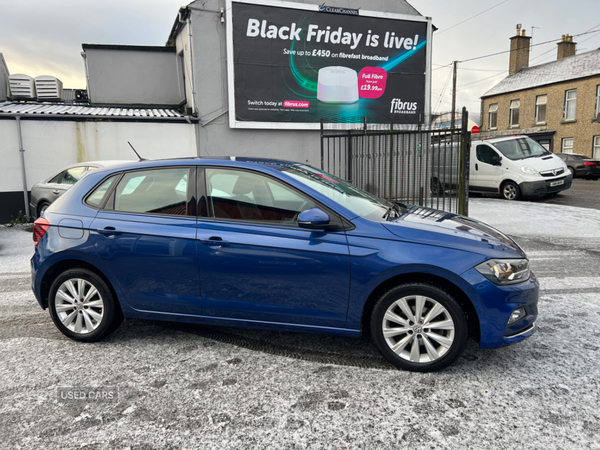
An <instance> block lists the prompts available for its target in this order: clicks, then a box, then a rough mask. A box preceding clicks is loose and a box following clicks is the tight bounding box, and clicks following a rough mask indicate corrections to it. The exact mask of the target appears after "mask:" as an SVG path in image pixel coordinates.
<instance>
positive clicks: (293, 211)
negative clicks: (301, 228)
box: [205, 168, 315, 226]
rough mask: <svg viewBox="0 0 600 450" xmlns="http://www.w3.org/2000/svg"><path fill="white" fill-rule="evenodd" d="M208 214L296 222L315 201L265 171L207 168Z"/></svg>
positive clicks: (279, 222) (211, 216)
mask: <svg viewBox="0 0 600 450" xmlns="http://www.w3.org/2000/svg"><path fill="white" fill-rule="evenodd" d="M205 176H206V192H207V200H208V208H207V214H208V217H210V218H214V219H225V220H243V221H248V222H262V223H270V224H276V225H291V226H297V225H298V215H299V214H300V213H301V212H302V211H305V210H307V209H309V208H314V207H315V203H314V202H313V201H312V200H311V199H310V198H309V197H306V196H305V195H303V194H301V193H299V192H298V191H296V190H295V189H293V188H291V187H289V186H287V185H285V184H284V183H281V182H279V181H277V180H274V179H272V178H269V177H267V176H265V175H262V174H258V173H252V172H247V171H243V170H235V169H220V168H215V169H212V168H211V169H206V170H205Z"/></svg>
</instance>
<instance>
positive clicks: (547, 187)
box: [519, 174, 573, 197]
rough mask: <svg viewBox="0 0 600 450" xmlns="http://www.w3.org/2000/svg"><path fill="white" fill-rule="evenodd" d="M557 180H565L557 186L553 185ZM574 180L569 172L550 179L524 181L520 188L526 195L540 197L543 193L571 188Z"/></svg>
mask: <svg viewBox="0 0 600 450" xmlns="http://www.w3.org/2000/svg"><path fill="white" fill-rule="evenodd" d="M557 181H563V183H562V184H559V185H557V186H552V184H553V183H556V182H557ZM572 182H573V175H571V174H568V175H565V176H564V177H558V178H551V179H549V180H539V181H524V182H523V183H521V184H519V188H520V189H521V194H523V196H524V197H538V196H541V195H546V194H553V193H555V192H560V191H564V190H565V189H569V188H570V187H571V183H572Z"/></svg>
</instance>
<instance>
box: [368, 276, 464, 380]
mask: <svg viewBox="0 0 600 450" xmlns="http://www.w3.org/2000/svg"><path fill="white" fill-rule="evenodd" d="M371 335H372V338H373V341H374V343H375V346H376V347H377V348H378V350H379V351H380V352H381V353H382V355H383V356H384V357H385V358H386V359H387V360H388V361H389V362H391V363H392V364H393V365H395V366H396V367H398V368H400V369H404V370H410V371H414V372H432V371H435V370H440V369H443V368H444V367H447V366H449V365H450V364H452V363H453V362H454V361H455V360H456V359H457V358H458V357H459V356H460V355H461V354H462V352H463V350H464V348H465V346H466V344H467V339H468V323H467V319H466V317H465V314H464V312H463V310H462V308H461V307H460V305H459V304H458V303H457V302H456V300H454V298H453V297H452V296H451V295H450V294H449V293H447V292H446V291H445V290H443V289H441V288H439V287H437V286H433V285H429V284H424V283H411V284H404V285H400V286H397V287H395V288H393V289H391V290H390V291H388V292H386V293H385V294H384V295H383V296H382V297H381V298H380V299H379V301H378V302H377V304H376V305H375V308H374V309H373V315H372V316H371Z"/></svg>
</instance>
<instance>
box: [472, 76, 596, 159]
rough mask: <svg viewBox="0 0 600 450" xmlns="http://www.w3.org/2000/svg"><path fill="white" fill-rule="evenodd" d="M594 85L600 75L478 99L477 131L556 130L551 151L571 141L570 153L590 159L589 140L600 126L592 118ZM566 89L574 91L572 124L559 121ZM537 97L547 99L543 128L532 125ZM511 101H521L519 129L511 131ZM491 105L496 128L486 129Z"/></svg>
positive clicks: (540, 125)
mask: <svg viewBox="0 0 600 450" xmlns="http://www.w3.org/2000/svg"><path fill="white" fill-rule="evenodd" d="M598 85H600V74H598V75H597V76H593V77H589V78H584V79H580V80H574V81H567V82H563V83H556V84H551V85H547V86H543V87H538V88H532V89H527V90H523V91H517V92H510V93H508V94H500V95H494V96H491V97H486V98H484V99H482V117H481V131H482V133H485V134H505V133H507V132H510V134H513V133H514V134H525V133H531V132H543V131H556V133H555V134H554V143H553V149H554V152H556V153H558V152H560V151H561V143H562V139H563V138H573V152H574V153H581V154H583V155H588V156H591V155H592V145H593V138H594V136H600V123H598V122H597V121H596V119H595V115H596V114H597V113H596V111H595V105H596V103H595V102H596V89H597V86H598ZM570 89H577V106H576V111H575V121H573V122H565V121H563V111H564V105H565V91H567V90H570ZM538 95H547V96H548V102H547V104H546V124H545V125H543V124H536V123H535V101H536V97H537V96H538ZM511 100H520V101H521V107H520V110H519V126H518V127H515V128H510V127H509V126H508V124H509V114H510V102H511ZM493 103H497V104H498V127H497V129H496V130H490V128H489V123H488V121H489V114H488V112H489V105H490V104H493ZM525 130H526V131H525Z"/></svg>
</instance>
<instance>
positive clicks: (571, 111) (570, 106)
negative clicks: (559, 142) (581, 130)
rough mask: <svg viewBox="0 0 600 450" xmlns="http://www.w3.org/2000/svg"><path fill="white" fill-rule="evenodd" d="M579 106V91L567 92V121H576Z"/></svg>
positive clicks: (565, 117) (565, 114)
mask: <svg viewBox="0 0 600 450" xmlns="http://www.w3.org/2000/svg"><path fill="white" fill-rule="evenodd" d="M576 106H577V89H571V90H570V91H565V113H564V119H565V120H575V107H576Z"/></svg>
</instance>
